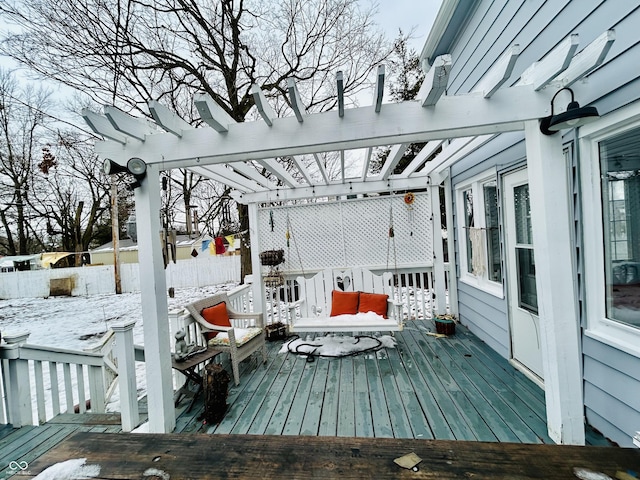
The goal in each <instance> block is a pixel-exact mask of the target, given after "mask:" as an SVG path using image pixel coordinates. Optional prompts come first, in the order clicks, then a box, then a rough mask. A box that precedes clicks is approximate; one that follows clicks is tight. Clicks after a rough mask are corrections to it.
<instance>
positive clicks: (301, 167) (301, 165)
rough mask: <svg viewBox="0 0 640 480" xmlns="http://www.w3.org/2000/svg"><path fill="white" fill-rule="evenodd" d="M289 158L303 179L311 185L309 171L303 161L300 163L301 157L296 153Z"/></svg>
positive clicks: (311, 180)
mask: <svg viewBox="0 0 640 480" xmlns="http://www.w3.org/2000/svg"><path fill="white" fill-rule="evenodd" d="M291 160H292V161H293V163H294V164H295V166H296V168H297V169H298V170H299V171H300V173H301V174H302V176H303V177H304V179H305V180H306V182H307V183H308V184H309V185H313V179H312V178H311V173H310V172H309V170H308V169H307V167H306V166H305V164H304V163H302V159H301V158H299V157H298V156H296V155H293V156H292V157H291Z"/></svg>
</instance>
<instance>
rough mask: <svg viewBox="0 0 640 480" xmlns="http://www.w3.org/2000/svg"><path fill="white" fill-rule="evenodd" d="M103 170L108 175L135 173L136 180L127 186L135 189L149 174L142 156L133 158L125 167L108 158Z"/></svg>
mask: <svg viewBox="0 0 640 480" xmlns="http://www.w3.org/2000/svg"><path fill="white" fill-rule="evenodd" d="M102 171H103V172H104V173H106V174H107V175H115V174H117V173H129V174H131V175H133V177H134V178H135V180H134V181H133V182H132V183H130V184H129V185H128V186H127V188H128V189H129V190H133V189H135V188H138V187H139V186H140V185H141V183H140V182H141V181H142V179H143V178H144V177H145V176H146V175H147V164H146V163H145V162H144V160H142V159H141V158H131V159H129V161H128V162H127V166H126V167H125V166H122V165H119V164H117V163H116V162H114V161H113V160H111V159H109V158H107V159H105V161H104V163H103V164H102Z"/></svg>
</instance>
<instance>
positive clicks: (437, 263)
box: [429, 185, 447, 314]
mask: <svg viewBox="0 0 640 480" xmlns="http://www.w3.org/2000/svg"><path fill="white" fill-rule="evenodd" d="M429 196H430V197H431V217H432V218H433V221H432V222H431V225H432V227H433V228H432V235H433V276H434V284H435V285H434V287H435V290H436V292H435V293H436V300H435V308H434V314H445V313H447V296H446V293H445V292H446V288H445V283H446V282H445V275H444V250H443V247H442V224H441V221H440V185H432V186H431V188H430V190H429Z"/></svg>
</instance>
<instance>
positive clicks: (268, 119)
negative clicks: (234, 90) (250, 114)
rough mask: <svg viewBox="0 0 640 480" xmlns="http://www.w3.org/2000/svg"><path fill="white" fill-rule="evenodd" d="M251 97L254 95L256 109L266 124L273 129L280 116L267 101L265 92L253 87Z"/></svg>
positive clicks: (255, 86)
mask: <svg viewBox="0 0 640 480" xmlns="http://www.w3.org/2000/svg"><path fill="white" fill-rule="evenodd" d="M251 95H253V101H254V102H255V104H256V108H257V109H258V112H259V113H260V116H261V117H262V119H263V120H264V123H266V124H267V125H269V126H270V127H271V126H272V125H273V120H274V119H276V118H277V117H278V116H277V115H276V112H275V111H274V110H273V107H272V106H271V105H270V104H269V101H268V100H267V97H266V96H265V94H264V92H263V91H262V89H261V88H260V87H259V86H257V85H252V86H251Z"/></svg>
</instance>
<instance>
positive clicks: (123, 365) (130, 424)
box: [111, 320, 140, 432]
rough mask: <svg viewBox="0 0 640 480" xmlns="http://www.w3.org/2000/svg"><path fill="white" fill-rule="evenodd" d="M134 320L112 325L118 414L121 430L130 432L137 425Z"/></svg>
mask: <svg viewBox="0 0 640 480" xmlns="http://www.w3.org/2000/svg"><path fill="white" fill-rule="evenodd" d="M135 324H136V322H135V320H134V321H130V322H127V323H124V324H121V325H112V326H111V328H112V329H113V331H114V332H115V334H116V343H115V351H116V357H117V359H118V385H119V386H120V414H121V419H122V430H123V431H125V432H130V431H131V430H133V429H134V428H136V427H137V426H138V422H139V420H140V415H139V413H138V395H137V392H138V389H137V387H136V361H135V356H134V350H133V326H134V325H135Z"/></svg>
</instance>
